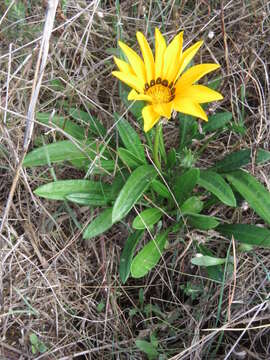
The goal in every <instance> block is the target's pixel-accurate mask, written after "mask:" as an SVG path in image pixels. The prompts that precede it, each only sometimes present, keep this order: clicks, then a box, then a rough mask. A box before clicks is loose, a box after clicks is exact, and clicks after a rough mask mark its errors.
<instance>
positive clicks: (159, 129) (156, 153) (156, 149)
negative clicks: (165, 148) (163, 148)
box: [153, 121, 162, 171]
mask: <svg viewBox="0 0 270 360" xmlns="http://www.w3.org/2000/svg"><path fill="white" fill-rule="evenodd" d="M161 132H162V122H161V121H159V123H158V124H157V127H156V133H155V139H154V152H153V156H154V163H155V165H156V167H157V168H158V169H159V170H160V171H161V164H160V161H159V139H160V135H161Z"/></svg>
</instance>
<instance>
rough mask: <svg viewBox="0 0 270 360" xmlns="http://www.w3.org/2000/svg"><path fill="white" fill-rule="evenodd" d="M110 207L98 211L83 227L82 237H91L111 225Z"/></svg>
mask: <svg viewBox="0 0 270 360" xmlns="http://www.w3.org/2000/svg"><path fill="white" fill-rule="evenodd" d="M112 225H113V222H112V208H108V209H106V210H104V211H103V212H102V213H100V214H99V215H98V216H97V217H96V218H95V219H94V220H93V221H92V222H91V223H90V224H89V225H88V226H87V228H86V229H85V231H84V233H83V238H84V239H87V240H89V239H92V238H93V237H95V236H98V235H100V234H102V233H104V232H105V231H107V230H108V229H110V227H112Z"/></svg>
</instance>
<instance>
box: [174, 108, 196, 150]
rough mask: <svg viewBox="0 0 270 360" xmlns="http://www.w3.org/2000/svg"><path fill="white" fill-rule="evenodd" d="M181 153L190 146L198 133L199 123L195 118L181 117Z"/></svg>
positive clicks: (182, 115)
mask: <svg viewBox="0 0 270 360" xmlns="http://www.w3.org/2000/svg"><path fill="white" fill-rule="evenodd" d="M178 118H179V138H180V139H179V140H180V141H179V151H181V150H183V149H184V147H186V146H189V145H190V144H191V142H192V139H193V138H194V137H195V135H196V134H197V132H198V123H197V121H196V120H195V118H194V117H193V116H190V115H185V114H181V115H179V117H178Z"/></svg>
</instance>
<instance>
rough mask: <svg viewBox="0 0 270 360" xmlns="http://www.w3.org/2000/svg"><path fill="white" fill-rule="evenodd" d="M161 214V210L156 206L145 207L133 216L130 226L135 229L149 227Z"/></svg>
mask: <svg viewBox="0 0 270 360" xmlns="http://www.w3.org/2000/svg"><path fill="white" fill-rule="evenodd" d="M161 216H162V212H161V211H160V210H159V209H157V208H149V209H146V210H144V211H142V212H141V213H140V214H139V215H137V216H136V217H135V219H134V220H133V223H132V227H133V228H134V229H137V230H140V229H146V228H151V227H152V226H153V225H154V224H156V223H157V222H158V221H159V220H160V218H161Z"/></svg>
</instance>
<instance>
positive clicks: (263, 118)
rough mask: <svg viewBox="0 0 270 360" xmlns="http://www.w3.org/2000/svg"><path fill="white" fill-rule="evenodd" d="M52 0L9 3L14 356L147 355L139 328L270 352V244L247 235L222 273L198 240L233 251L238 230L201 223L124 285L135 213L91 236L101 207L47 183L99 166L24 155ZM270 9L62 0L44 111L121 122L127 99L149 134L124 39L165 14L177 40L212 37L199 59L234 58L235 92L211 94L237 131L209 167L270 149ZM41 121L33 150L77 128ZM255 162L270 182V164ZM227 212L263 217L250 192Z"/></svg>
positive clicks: (164, 24)
mask: <svg viewBox="0 0 270 360" xmlns="http://www.w3.org/2000/svg"><path fill="white" fill-rule="evenodd" d="M47 3H49V1H23V0H18V1H15V2H14V1H11V0H5V1H4V2H2V3H1V4H0V10H1V14H2V16H1V20H0V26H1V32H0V39H1V47H0V62H1V71H0V82H1V108H0V109H1V119H0V139H1V142H0V211H1V218H2V220H3V219H5V222H4V223H3V224H2V228H1V230H2V232H1V235H0V236H1V237H0V240H1V251H0V256H1V267H0V281H1V287H0V289H1V290H0V309H1V310H0V311H1V313H0V314H1V315H0V355H1V356H2V358H3V359H14V360H15V359H72V358H78V359H144V358H146V355H145V353H144V352H142V351H141V348H140V346H139V345H138V344H139V343H138V340H145V341H148V342H150V340H152V344H155V346H156V347H155V348H156V349H157V351H158V353H159V355H158V356H159V357H157V356H156V357H155V356H154V357H152V358H153V359H155V358H159V359H198V360H199V359H229V358H230V359H269V358H270V349H269V343H270V342H269V336H270V333H269V318H270V315H269V301H268V296H269V291H270V286H269V271H268V268H269V250H267V249H262V248H254V250H253V251H251V252H241V251H240V250H239V248H238V246H237V244H236V245H235V244H234V243H233V244H232V246H233V250H234V251H233V250H232V254H233V255H234V256H235V259H236V261H235V268H234V269H233V276H231V277H230V278H228V279H227V280H226V281H225V282H223V283H218V282H214V281H211V280H209V279H208V277H207V274H206V272H205V270H204V269H203V268H198V267H196V266H194V265H192V264H191V262H190V259H191V258H192V257H193V255H194V253H195V252H196V246H195V242H196V241H197V242H200V243H205V242H208V244H210V245H209V246H210V247H211V248H212V249H215V251H218V252H219V253H220V254H221V255H224V254H226V251H227V249H228V246H229V242H226V241H225V240H224V239H222V238H220V237H217V236H216V235H215V234H214V233H213V232H206V231H201V232H198V231H197V232H196V231H190V232H188V233H187V234H186V235H185V237H184V238H179V237H178V238H172V239H170V245H169V247H168V249H167V251H166V253H165V256H164V259H163V261H161V262H160V263H159V265H158V266H157V267H156V268H155V269H154V270H153V271H151V272H150V273H149V274H148V275H147V276H146V277H144V278H142V279H140V280H136V279H129V280H128V281H127V282H126V283H125V284H124V285H123V284H122V283H121V281H120V279H119V274H118V266H119V258H120V254H121V251H122V249H123V246H124V242H125V240H126V237H127V233H128V227H129V225H130V224H129V223H126V224H124V223H120V225H115V226H114V227H113V228H112V230H110V231H109V232H106V233H105V234H104V235H103V236H99V237H96V238H94V239H92V240H91V241H88V242H86V241H85V240H83V239H82V228H81V227H80V226H78V223H80V224H82V226H83V227H84V226H86V225H87V223H88V222H89V217H90V216H92V215H93V213H90V212H89V209H88V208H87V207H78V206H69V205H66V204H64V203H63V202H60V201H49V200H45V199H41V198H39V197H38V196H36V195H35V194H34V193H33V191H34V190H35V189H36V188H37V187H38V186H40V185H42V184H44V183H47V182H49V181H52V180H53V179H54V177H56V178H57V179H71V178H74V179H80V178H83V177H84V175H85V174H84V173H83V172H82V171H80V170H76V169H75V168H74V167H73V166H71V165H70V164H69V163H61V164H59V165H57V166H53V167H50V166H43V167H35V168H30V169H28V168H27V169H26V168H24V167H21V166H20V165H19V161H20V159H21V157H22V155H23V144H24V135H25V131H26V115H27V113H28V111H29V104H30V98H31V92H32V88H33V86H34V83H35V80H36V76H35V69H36V67H37V63H38V52H39V48H40V36H42V31H43V26H44V20H45V15H46V6H47ZM269 13H270V4H269V2H268V1H267V0H253V1H248V0H241V1H240V0H233V1H232V0H231V1H229V0H225V1H211V0H208V1H207V0H204V1H203V0H201V1H199V0H196V1H187V0H182V1H181V0H178V1H173V0H169V1H161V0H157V1H137V2H132V1H128V0H126V1H116V2H114V1H91V2H90V1H86V0H85V1H84V0H80V1H72V0H71V1H65V0H63V1H60V2H59V6H58V8H57V12H56V17H55V21H54V30H53V33H52V36H51V38H50V40H49V52H48V59H47V65H46V68H45V72H44V76H43V79H42V84H41V87H40V92H39V96H38V99H37V103H36V112H39V113H40V112H41V113H42V112H49V113H51V112H52V111H54V110H55V112H56V113H57V114H59V115H64V116H67V111H66V109H67V107H68V106H73V107H75V108H77V109H81V110H83V111H87V109H88V110H89V109H90V110H91V114H92V115H93V116H95V117H97V118H98V119H99V120H100V122H101V123H102V124H103V126H104V127H105V128H106V129H107V131H109V129H111V127H112V126H113V124H114V117H113V113H114V112H115V111H117V112H118V113H120V114H123V113H126V114H125V118H126V119H128V120H129V122H130V124H132V126H133V127H134V128H135V129H136V130H137V131H138V132H139V133H140V134H141V136H142V138H143V132H142V130H141V128H140V126H139V124H138V123H137V122H136V120H135V118H134V117H133V115H132V114H131V113H130V112H128V111H126V110H127V108H126V105H125V104H124V103H123V101H122V99H120V97H119V82H118V80H117V79H115V78H113V77H112V76H111V71H113V70H114V69H115V65H114V62H113V55H115V54H117V52H116V51H117V50H116V48H117V39H118V38H119V37H120V36H121V38H122V39H123V41H125V42H126V43H128V44H129V45H130V46H133V47H134V48H135V49H137V50H138V48H137V47H136V46H137V45H136V41H135V32H136V31H138V30H140V31H142V32H144V33H145V34H147V37H148V38H149V39H150V42H151V41H152V40H153V34H154V28H155V27H156V26H158V27H159V28H161V30H162V32H163V33H164V34H165V35H166V37H167V39H171V38H172V37H173V36H174V35H175V34H176V33H177V32H179V31H181V30H184V38H185V44H192V43H194V42H195V41H198V40H200V39H203V40H204V46H203V47H202V49H201V50H200V52H199V54H198V55H197V57H196V61H197V62H201V61H203V62H218V63H220V64H221V70H220V76H221V78H222V81H221V85H220V88H219V89H218V90H219V91H220V92H221V93H222V94H223V95H224V100H223V101H222V102H219V103H218V104H214V105H213V107H212V108H211V106H210V109H209V111H210V113H211V112H214V111H215V110H216V109H223V110H226V111H230V112H232V114H233V124H234V129H235V131H227V132H223V133H222V134H221V135H220V136H219V138H218V139H216V140H215V142H212V143H210V144H209V147H208V149H207V151H206V152H205V153H204V154H205V155H204V158H202V159H201V161H202V165H203V164H205V165H207V164H212V163H213V162H214V161H215V160H216V159H221V158H222V157H223V156H224V155H225V154H228V153H230V152H231V151H233V150H238V149H242V148H246V147H250V148H251V149H252V151H256V149H258V148H263V149H265V150H270V149H269V99H270V92H269V75H268V73H269V45H270V42H269V38H270V37H269V36H270V33H269V30H270V19H269ZM34 119H35V124H34V131H33V133H32V134H31V139H30V143H29V147H28V150H29V151H30V150H32V149H33V148H35V147H38V146H40V145H42V144H43V143H47V142H51V141H54V139H55V138H56V137H59V138H61V139H65V138H66V135H65V132H63V131H62V132H61V131H60V132H56V131H55V130H52V129H50V128H48V127H46V126H44V125H42V124H41V123H40V122H39V121H37V120H38V119H37V118H36V117H35V118H34ZM172 124H173V123H172ZM60 130H61V129H60ZM85 131H87V129H85ZM110 131H111V130H110ZM113 131H114V130H113ZM113 131H112V132H111V133H113V134H114V132H113ZM177 134H178V130H177V128H176V126H173V125H171V126H169V127H168V128H167V130H166V127H165V144H166V148H167V149H169V148H171V147H172V145H174V144H175V143H176V142H177ZM194 146H196V144H194ZM18 167H19V168H20V171H19V172H18V173H17V174H18V179H17V181H15V180H16V179H15V177H16V169H18ZM248 169H249V171H250V172H251V173H252V174H254V175H255V176H256V177H257V179H259V180H260V181H261V182H262V183H263V184H264V185H265V187H266V188H268V189H270V182H269V165H268V164H267V163H266V164H263V165H255V164H252V166H250V167H249V168H248ZM12 184H15V188H14V189H12ZM13 190H14V193H13V199H12V201H10V202H9V201H8V197H9V195H10V193H12V192H13ZM8 204H9V205H10V207H9V208H7V206H8ZM217 210H218V211H219V212H220V213H222V214H223V216H224V217H225V218H226V217H227V218H228V219H231V218H232V217H234V218H237V219H241V221H242V222H244V223H254V222H255V221H256V220H257V223H258V221H259V220H258V219H257V218H256V215H255V214H254V212H253V211H252V210H251V209H250V208H249V206H248V205H247V204H243V206H242V207H239V208H237V209H236V210H235V211H234V213H231V212H228V211H227V210H226V209H225V208H224V209H223V208H220V209H217ZM92 211H95V210H92ZM1 218H0V220H1ZM136 340H137V343H136V342H135V341H136ZM136 344H137V345H136ZM141 344H142V343H141ZM148 356H150V355H148ZM149 358H150V359H151V356H150V357H149Z"/></svg>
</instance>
